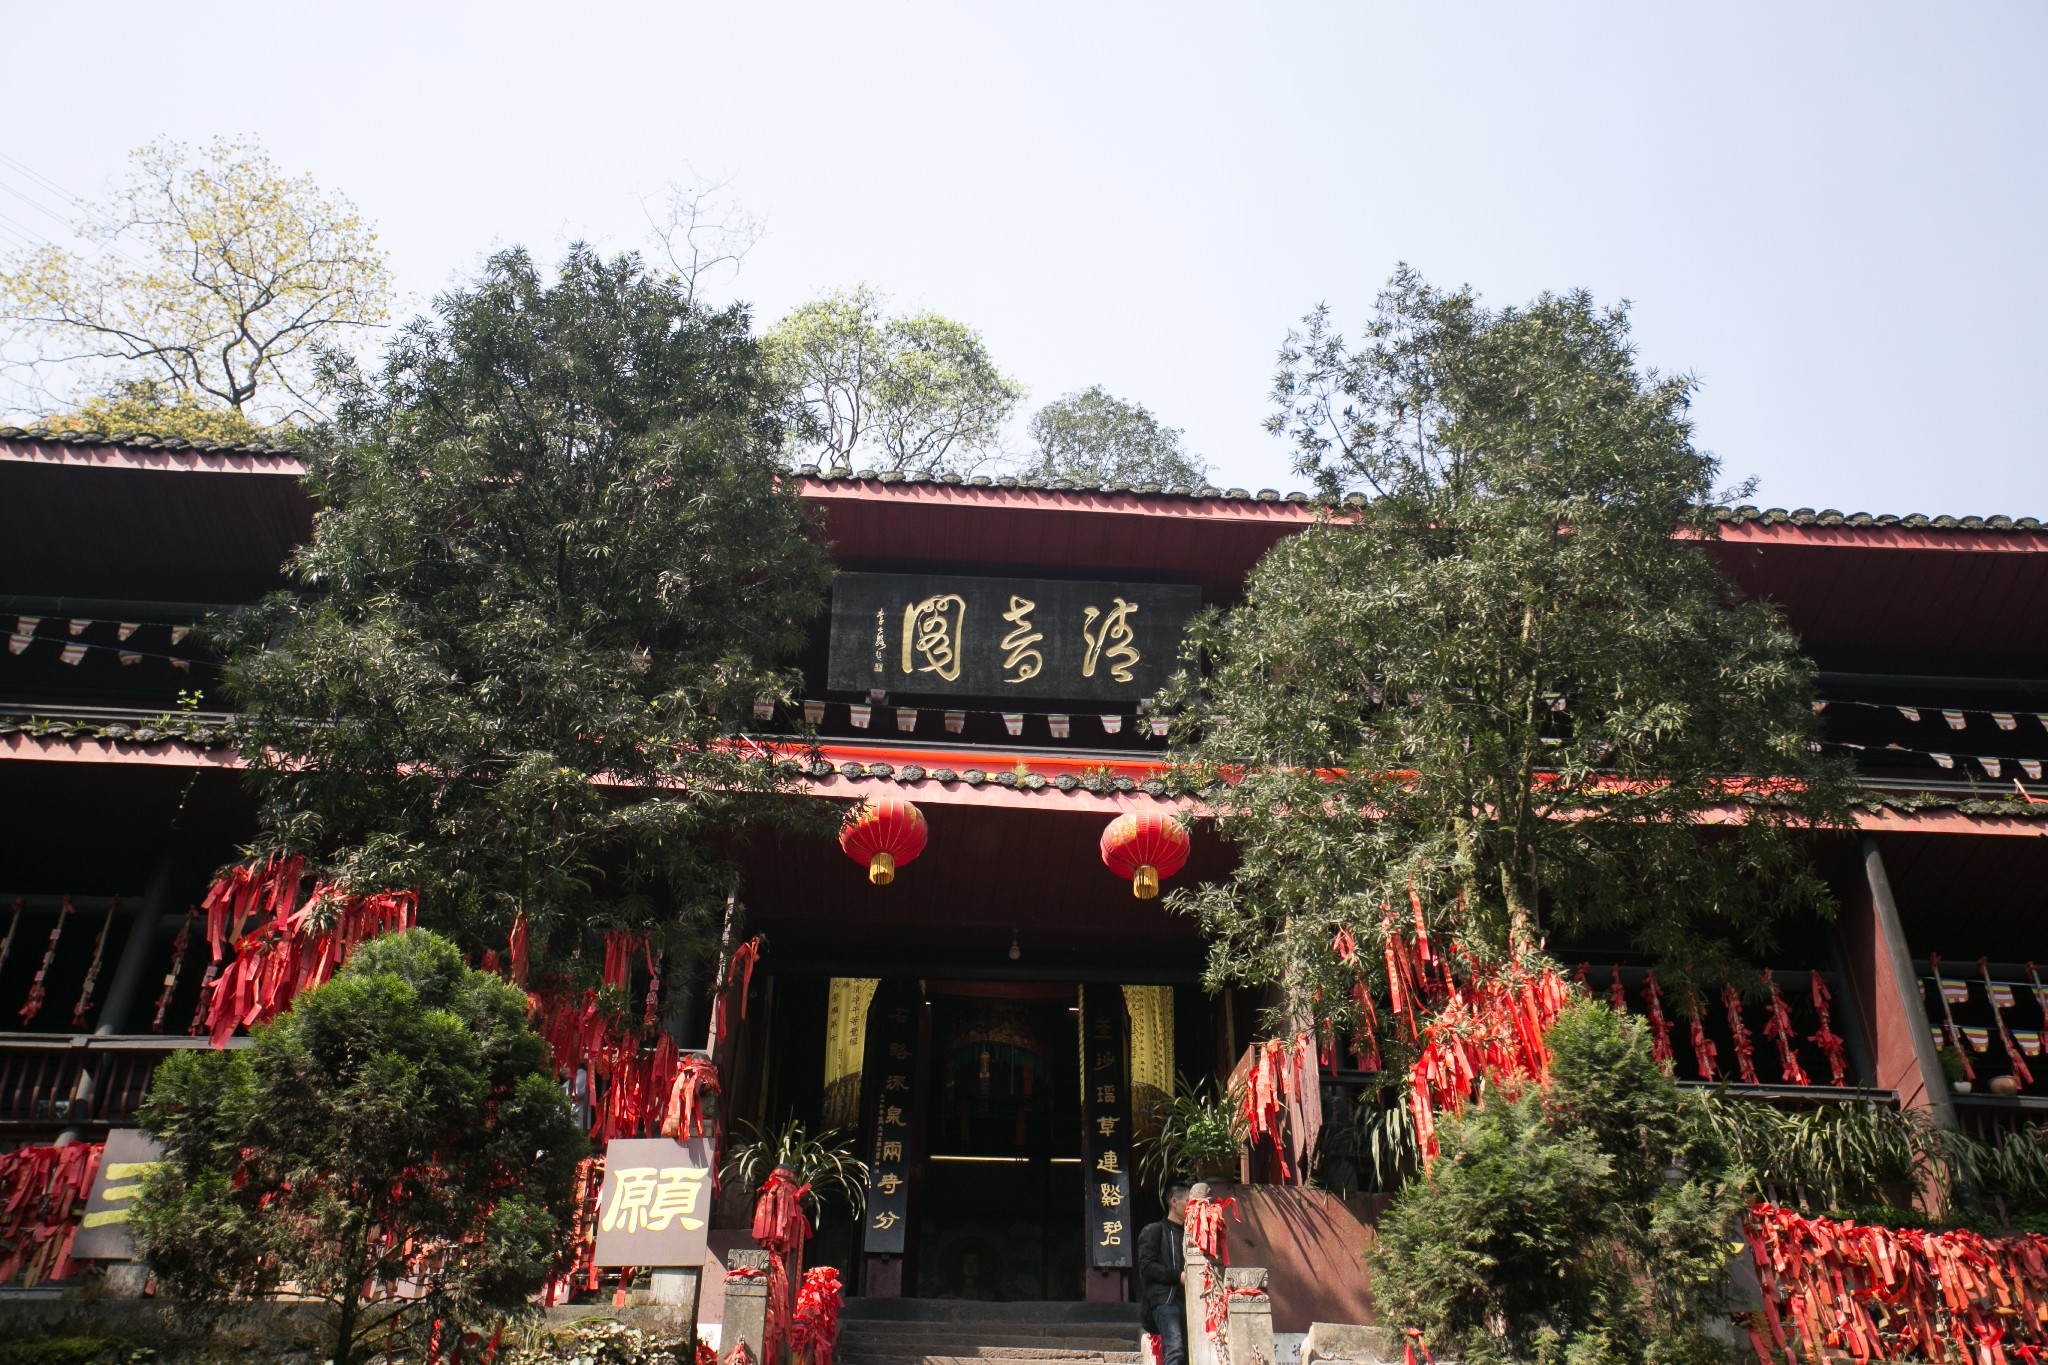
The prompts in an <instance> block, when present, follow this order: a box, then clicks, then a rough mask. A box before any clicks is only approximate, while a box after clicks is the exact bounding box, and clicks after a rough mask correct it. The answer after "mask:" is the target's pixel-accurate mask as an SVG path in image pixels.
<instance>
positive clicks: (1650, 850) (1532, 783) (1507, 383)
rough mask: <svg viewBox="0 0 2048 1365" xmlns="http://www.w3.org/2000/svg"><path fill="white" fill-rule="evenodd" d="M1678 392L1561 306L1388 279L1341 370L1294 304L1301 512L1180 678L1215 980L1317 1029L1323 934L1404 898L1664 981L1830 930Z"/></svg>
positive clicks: (1775, 667)
mask: <svg viewBox="0 0 2048 1365" xmlns="http://www.w3.org/2000/svg"><path fill="white" fill-rule="evenodd" d="M1689 392H1690V384H1689V382H1688V381H1686V380H1684V379H1676V378H1666V377H1663V376H1660V375H1658V374H1656V373H1655V372H1647V373H1646V372H1643V371H1641V370H1639V369H1638V367H1637V365H1636V363H1635V359H1634V353H1633V349H1632V345H1631V342H1630V338H1629V330H1628V318H1627V315H1626V313H1625V312H1624V311H1621V310H1612V311H1603V310H1600V309H1598V308H1596V307H1595V306H1594V304H1593V303H1592V301H1591V300H1590V299H1589V298H1588V297H1587V296H1585V295H1584V294H1568V295H1563V296H1552V295H1545V296H1543V297H1542V298H1540V299H1538V300H1537V301H1536V302H1535V303H1533V304H1531V305H1530V306H1528V307H1527V308H1503V309H1500V310H1497V311H1492V310H1488V309H1485V308H1482V307H1481V306H1480V305H1479V304H1478V303H1477V302H1476V301H1475V300H1474V299H1473V298H1472V297H1471V296H1470V295H1469V294H1465V293H1445V292H1440V291H1438V290H1435V289H1433V288H1431V287H1430V286H1428V285H1426V284H1424V283H1423V282H1422V281H1420V280H1418V279H1416V278H1415V277H1414V276H1413V275H1411V274H1408V273H1405V272H1404V273H1403V274H1401V275H1400V276H1397V277H1396V279H1395V280H1394V282H1393V284H1392V285H1391V286H1390V288H1389V289H1388V291H1387V292H1386V294H1385V295H1383V297H1382V298H1381V301H1380V310H1379V314H1378V316H1377V318H1376V319H1375V321H1374V322H1373V324H1372V326H1371V328H1370V329H1369V332H1368V339H1367V344H1366V345H1364V346H1362V347H1361V348H1359V349H1356V350H1353V349H1352V348H1351V347H1349V346H1348V345H1347V344H1346V343H1345V342H1344V340H1343V338H1342V337H1340V336H1337V335H1335V334H1334V333H1332V332H1331V331H1330V329H1329V327H1328V321H1327V316H1326V314H1325V313H1324V312H1323V311H1321V310H1318V311H1317V312H1316V313H1314V314H1311V315H1310V317H1309V319H1308V326H1307V331H1306V333H1305V334H1303V335H1300V336H1295V337H1290V339H1289V342H1288V345H1287V348H1286V350H1285V351H1283V352H1282V366H1281V370H1280V373H1279V378H1278V380H1277V381H1276V387H1275V395H1276V398H1277V400H1278V403H1279V411H1278V412H1277V413H1276V415H1275V417H1274V419H1273V423H1272V425H1273V428H1274V429H1275V430H1276V431H1280V432H1283V433H1285V434H1287V435H1290V436H1292V437H1293V438H1294V440H1295V442H1296V449H1297V451H1298V453H1299V456H1300V465H1299V467H1300V468H1301V470H1302V471H1303V472H1305V473H1308V474H1310V475H1313V476H1315V477H1316V478H1317V479H1318V480H1319V482H1320V485H1321V487H1322V489H1323V492H1324V494H1325V496H1326V499H1327V501H1326V503H1325V506H1324V511H1323V514H1322V516H1321V517H1320V518H1319V520H1318V521H1317V523H1316V524H1315V526H1314V527H1313V528H1312V529H1310V530H1308V531H1306V532H1305V533H1303V534H1301V535H1298V536H1295V537H1292V538H1290V539H1288V540H1285V541H1283V542H1281V543H1280V544H1279V545H1277V546H1276V547H1275V548H1274V549H1273V550H1272V551H1271V552H1270V553H1269V554H1268V555H1267V557H1266V558H1265V560H1264V561H1263V562H1262V563H1260V564H1259V565H1258V566H1257V568H1256V569H1255V570H1254V572H1253V573H1252V575H1251V578H1250V581H1249V583H1248V585H1247V588H1246V594H1245V600H1244V602H1243V604H1242V605H1241V606H1240V607H1238V608H1236V609H1234V610H1232V611H1230V612H1228V613H1226V614H1223V615H1221V616H1212V617H1210V618H1208V619H1206V620H1204V621H1202V622H1201V623H1199V624H1198V625H1197V627H1196V629H1195V632H1194V636H1193V644H1194V648H1195V650H1196V653H1197V655H1198V658H1199V661H1200V664H1201V668H1200V669H1199V670H1197V671H1196V672H1194V673H1191V674H1187V675H1184V676H1183V677H1182V678H1181V679H1180V681H1179V683H1178V684H1177V696H1178V700H1179V701H1180V703H1181V704H1182V712H1183V714H1182V719H1181V722H1180V726H1181V730H1180V733H1181V735H1182V736H1183V738H1182V742H1181V743H1182V747H1181V754H1182V757H1183V758H1184V759H1185V760H1186V761H1187V762H1188V764H1189V771H1190V772H1191V773H1192V774H1193V775H1194V777H1195V778H1196V779H1197V780H1199V781H1202V782H1205V783H1207V784H1208V790H1209V792H1210V795H1211V797H1212V801H1213V808H1214V809H1215V811H1216V812H1217V817H1218V826H1219V829H1220V831H1221V832H1222V834H1223V835H1224V836H1225V837H1227V838H1228V839H1230V840H1231V841H1232V842H1233V843H1234V844H1235V845H1236V847H1237V849H1238V851H1239V854H1240V863H1239V866H1238V868H1237V870H1236V872H1235V873H1234V874H1233V876H1232V877H1231V879H1230V880H1228V881H1227V882H1222V883H1219V884H1215V885H1211V886H1209V887H1205V888H1201V889H1199V890H1195V891H1192V892H1187V891H1184V892H1181V893H1179V904H1180V905H1181V906H1182V907H1183V908H1185V909H1188V910H1191V911H1193V912H1194V913H1196V914H1197V915H1199V916H1200V918H1201V920H1202V922H1203V925H1204V927H1205V929H1206V930H1207V931H1208V933H1209V935H1210V938H1211V941H1212V951H1211V964H1210V965H1211V974H1212V977H1213V978H1215V979H1217V980H1238V981H1242V982H1246V983H1252V984H1258V983H1280V984H1282V985H1283V986H1284V987H1285V989H1286V993H1287V999H1288V1005H1289V1006H1290V1008H1291V1010H1292V1012H1293V1013H1294V1014H1296V1015H1297V1016H1299V1017H1307V1016H1309V1015H1320V1016H1328V1015H1331V1014H1338V1015H1340V1017H1341V1016H1342V1012H1343V1011H1344V1010H1345V1009H1346V1004H1345V1001H1346V991H1345V987H1346V986H1347V985H1348V981H1349V978H1348V977H1346V976H1345V975H1344V974H1343V973H1342V972H1341V971H1340V969H1339V967H1338V964H1337V963H1336V962H1335V960H1334V957H1333V955H1332V953H1331V951H1330V945H1331V942H1332V938H1333V936H1334V935H1335V933H1336V932H1337V931H1338V930H1340V929H1344V930H1348V931H1350V932H1351V934H1352V935H1353V936H1354V938H1355V940H1356V941H1357V942H1358V943H1359V944H1360V945H1370V944H1372V943H1374V942H1376V941H1377V940H1378V938H1379V935H1380V933H1381V925H1382V923H1383V920H1384V918H1385V916H1386V914H1387V912H1388V908H1389V907H1391V906H1400V907H1402V908H1403V911H1404V915H1403V918H1404V919H1405V918H1406V914H1405V911H1406V908H1407V906H1408V905H1409V902H1410V899H1411V897H1412V898H1414V900H1415V901H1416V903H1417V904H1418V906H1419V907H1420V908H1421V909H1424V910H1426V912H1427V915H1428V917H1429V919H1430V920H1431V921H1433V923H1434V927H1435V928H1438V929H1441V930H1442V931H1443V932H1444V933H1445V934H1447V935H1448V936H1449V937H1453V938H1457V939H1459V940H1461V941H1463V942H1464V943H1465V944H1467V945H1468V947H1471V948H1473V949H1475V950H1476V951H1480V952H1482V953H1499V952H1503V951H1505V950H1507V949H1509V948H1510V947H1511V946H1514V947H1526V946H1530V945H1532V944H1533V943H1534V942H1535V941H1536V939H1537V938H1538V936H1539V935H1544V934H1556V935H1559V936H1567V935H1583V934H1589V933H1595V932H1600V933H1608V934H1612V935H1618V936H1621V937H1623V938H1626V939H1630V940H1632V941H1633V942H1634V943H1635V944H1636V945H1637V946H1638V947H1640V948H1642V949H1643V950H1645V951H1647V952H1648V953H1650V954H1652V955H1653V956H1654V957H1655V958H1656V959H1657V961H1658V965H1659V966H1660V967H1662V968H1665V969H1668V970H1669V971H1670V972H1671V973H1672V974H1673V976H1675V977H1679V978H1680V980H1681V981H1682V980H1683V977H1682V973H1683V971H1684V970H1685V969H1687V968H1692V969H1694V970H1697V971H1699V972H1701V973H1703V974H1707V975H1705V977H1704V979H1708V980H1711V979H1714V976H1713V975H1712V974H1716V973H1721V972H1725V971H1726V970H1727V969H1729V968H1730V967H1731V966H1732V965H1733V963H1734V962H1736V961H1737V960H1739V959H1740V957H1741V956H1742V954H1743V953H1745V952H1752V951H1755V950H1757V949H1759V948H1761V947H1762V946H1764V945H1765V944H1767V943H1768V941H1769V938H1770V930H1771V925H1772V923H1773V922H1774V920H1775V919H1776V918H1777V917H1778V916H1780V915H1784V914H1788V913H1792V912H1794V911H1799V910H1804V911H1810V912H1819V913H1825V912H1826V911H1827V910H1828V909H1829V907H1830V905H1831V902H1830V900H1829V897H1828V892H1827V890H1826V887H1825V884H1824V883H1823V882H1822V880H1821V879H1820V878H1819V877H1818V875H1817V874H1816V873H1815V872H1814V871H1813V869H1812V867H1811V866H1810V863H1809V861H1808V858H1807V852H1806V850H1807V844H1806V842H1805V841H1806V838H1807V834H1808V831H1809V829H1810V828H1811V827H1812V826H1814V825H1816V824H1820V825H1827V824H1830V823H1835V822H1841V821H1845V820H1846V819H1847V818H1848V806H1847V800H1848V791H1849V788H1848V785H1847V777H1846V774H1845V771H1844V770H1843V769H1842V768H1841V767H1839V766H1838V765H1836V764H1834V763H1832V762H1828V761H1823V760H1822V759H1821V758H1820V757H1819V756H1818V755H1817V754H1816V753H1815V752H1814V748H1815V745H1816V741H1817V739H1818V732H1817V729H1816V724H1817V723H1816V721H1815V719H1814V715H1813V709H1814V708H1813V696H1814V672H1813V667H1812V665H1811V664H1810V663H1809V662H1808V661H1807V660H1806V659H1805V657H1804V656H1803V655H1802V654H1801V653H1800V648H1799V642H1798V640H1797V639H1796V637H1795V636H1794V635H1793V633H1792V631H1791V630H1790V629H1789V628H1788V627H1787V626H1786V624H1785V622H1784V620H1783V619H1782V617H1781V616H1780V615H1779V613H1778V612H1777V610H1776V609H1775V608H1774V607H1772V606H1770V605H1768V604H1764V603H1757V602H1747V601H1743V600H1740V599H1739V598H1738V597H1737V595H1736V594H1735V592H1734V590H1733V589H1732V587H1731V586H1730V585H1729V584H1728V583H1727V582H1726V581H1725V580H1724V579H1723V578H1722V577H1721V575H1720V573H1719V572H1718V570H1717V569H1716V567H1715V564H1714V561H1713V559H1712V556H1711V555H1710V553H1708V550H1707V548H1706V546H1707V544H1708V543H1709V542H1711V541H1712V539H1713V537H1714V535H1715V534H1716V523H1715V521H1714V519H1713V516H1712V510H1711V507H1710V506H1709V502H1710V498H1711V489H1712V480H1713V478H1714V476H1715V473H1716V470H1717V465H1716V462H1715V460H1714V459H1713V457H1712V456H1710V455H1708V454H1706V453H1705V452H1702V451H1700V450H1698V449H1697V448H1695V446H1694V445H1693V442H1692V432H1691V426H1690V422H1689V420H1688V417H1687V402H1688V396H1689ZM1347 482H1351V483H1363V484H1364V485H1366V486H1367V487H1368V488H1369V489H1370V495H1369V496H1366V497H1361V498H1354V499H1351V500H1350V501H1340V500H1339V496H1338V495H1339V493H1340V492H1341V490H1342V488H1343V486H1344V484H1345V483H1347ZM1378 956H1379V955H1378V954H1377V953H1374V952H1372V951H1367V952H1365V953H1364V954H1363V957H1364V959H1365V960H1367V961H1368V962H1370V961H1375V960H1377V958H1378ZM1680 989H1681V992H1682V991H1683V986H1681V987H1680ZM1687 1003H1690V1002H1689V1001H1687V1000H1686V999H1685V997H1684V996H1683V994H1681V1007H1684V1005H1685V1004H1687Z"/></svg>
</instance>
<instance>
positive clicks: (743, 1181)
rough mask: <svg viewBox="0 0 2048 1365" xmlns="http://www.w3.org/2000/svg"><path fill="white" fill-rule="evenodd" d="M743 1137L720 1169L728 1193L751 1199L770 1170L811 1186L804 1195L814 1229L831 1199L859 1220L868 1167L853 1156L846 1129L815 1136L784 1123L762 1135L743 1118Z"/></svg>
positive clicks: (790, 1121)
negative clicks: (734, 1190) (824, 1207)
mask: <svg viewBox="0 0 2048 1365" xmlns="http://www.w3.org/2000/svg"><path fill="white" fill-rule="evenodd" d="M739 1127H740V1128H741V1129H743V1130H744V1131H745V1134H746V1135H745V1136H744V1137H743V1138H742V1139H741V1140H740V1141H738V1142H736V1143H734V1144H733V1148H732V1153H731V1155H730V1156H728V1157H727V1158H726V1161H725V1165H724V1166H722V1167H721V1168H720V1169H719V1172H718V1178H719V1180H720V1181H721V1182H722V1183H724V1185H725V1186H726V1187H727V1188H728V1189H737V1190H739V1191H741V1192H742V1193H743V1194H745V1195H746V1196H747V1197H749V1198H751V1197H752V1195H753V1194H754V1192H755V1191H756V1190H758V1189H760V1187H761V1186H762V1184H763V1183H765V1182H766V1181H767V1179H768V1176H769V1173H770V1172H772V1171H777V1170H779V1171H781V1172H782V1173H783V1175H784V1177H785V1178H787V1179H789V1180H790V1181H792V1182H793V1183H795V1184H798V1185H808V1186H810V1187H811V1188H810V1192H809V1193H808V1194H807V1195H805V1196H804V1201H805V1203H806V1205H807V1206H808V1212H809V1213H810V1215H811V1223H812V1225H813V1226H816V1225H817V1224H818V1222H819V1216H820V1214H821V1213H822V1212H823V1204H824V1201H825V1200H826V1199H828V1198H834V1199H842V1200H844V1201H845V1202H846V1205H847V1207H848V1208H850V1209H852V1210H853V1216H854V1219H855V1220H856V1221H858V1220H859V1219H860V1217H861V1215H862V1214H863V1213H864V1212H866V1210H867V1206H868V1164H867V1163H866V1162H865V1161H862V1160H861V1159H860V1158H859V1157H857V1156H855V1155H854V1154H853V1152H854V1135H853V1134H852V1133H851V1132H849V1131H847V1130H846V1129H844V1128H828V1129H826V1130H825V1131H824V1132H822V1133H819V1134H818V1135H817V1136H815V1137H813V1136H812V1135H811V1134H810V1132H809V1131H808V1130H806V1129H805V1127H804V1125H803V1123H802V1121H801V1120H799V1119H795V1118H790V1119H786V1120H784V1121H783V1124H782V1126H781V1127H780V1128H776V1129H774V1130H772V1131H769V1132H765V1133H764V1132H762V1131H761V1130H760V1129H758V1128H756V1127H754V1125H753V1124H751V1123H748V1122H747V1121H745V1120H744V1119H742V1120H741V1121H740V1123H739Z"/></svg>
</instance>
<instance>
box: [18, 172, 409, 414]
mask: <svg viewBox="0 0 2048 1365" xmlns="http://www.w3.org/2000/svg"><path fill="white" fill-rule="evenodd" d="M130 160H131V162H132V163H133V167H134V169H133V172H132V173H131V175H130V176H129V179H128V182H127V184H126V185H125V186H124V187H123V188H122V189H121V190H120V191H119V192H118V193H116V194H115V195H114V197H113V198H112V199H111V200H110V201H108V202H106V203H104V204H100V205H89V204H82V205H81V206H80V207H81V209H82V211H83V213H84V216H83V217H82V218H81V219H80V220H79V222H78V224H77V226H76V233H77V236H78V237H79V239H80V240H81V241H82V242H83V243H84V244H85V246H86V248H87V250H86V251H84V252H73V251H67V250H65V249H63V248H62V247H59V246H55V245H46V246H43V247H40V248H36V249H33V250H29V251H25V252H19V253H16V254H15V255H13V256H12V257H10V258H8V259H7V260H6V261H5V262H4V264H0V319H4V320H6V321H9V322H12V323H13V324H14V325H15V327H16V329H17V330H18V331H19V332H21V333H23V334H26V335H27V336H28V337H29V338H31V339H32V340H33V341H34V342H35V343H36V344H37V346H38V363H39V364H53V363H54V364H68V365H75V366H82V367H84V369H85V371H86V373H87V374H88V376H93V375H97V376H98V379H99V380H100V381H101V382H104V381H106V380H108V379H109V378H111V380H113V381H114V382H116V383H118V382H119V381H124V380H141V381H148V380H154V381H156V382H158V383H160V384H163V385H166V386H168V387H169V388H170V389H171V390H172V391H173V393H175V394H176V395H177V396H178V398H179V399H181V400H191V401H193V402H197V403H201V404H204V403H213V404H218V405H219V406H221V407H224V408H228V409H231V410H233V411H234V412H237V413H240V414H243V415H244V416H247V417H251V418H258V417H264V418H269V419H273V420H275V419H280V418H284V417H289V416H293V415H303V414H306V413H310V412H312V411H315V410H316V409H317V408H318V406H319V403H318V399H319V397H320V394H319V390H318V384H317V382H316V378H315V360H316V357H317V353H318V351H319V350H320V349H321V348H322V347H324V346H330V345H335V344H337V343H339V342H340V341H341V340H342V339H343V338H344V337H345V336H347V335H348V334H349V333H351V332H352V331H355V330H357V329H361V328H365V327H372V326H375V325H376V324H378V323H380V322H382V321H383V320H384V315H385V309H386V307H387V305H388V302H389V299H390V295H391V271H390V268H389V267H388V265H387V264H386V262H385V256H384V252H383V250H382V248H380V247H379V246H378V245H377V234H376V232H375V231H374V230H373V229H372V228H371V227H370V225H369V224H368V223H367V222H366V221H365V220H364V218H363V216H362V214H361V212H360V211H358V210H357V208H356V206H355V205H354V204H352V203H350V202H349V201H348V200H347V199H346V198H344V197H342V196H340V195H335V194H330V193H328V192H327V191H324V190H322V189H321V188H320V187H319V186H318V185H317V184H315V183H314V182H313V180H312V178H311V177H310V176H298V177H290V176H287V175H286V174H285V173H284V172H283V171H282V170H281V169H280V168H279V167H278V166H277V165H276V163H274V162H273V161H272V160H271V159H270V158H269V156H267V155H266V154H265V153H264V151H263V149H262V148H261V147H260V146H259V145H258V144H257V143H256V142H255V141H253V140H251V139H239V140H230V139H226V138H221V139H216V140H215V141H214V142H213V143H212V144H211V145H210V146H209V147H208V148H207V149H206V151H205V153H204V155H203V156H202V157H201V158H199V159H197V160H196V161H195V159H194V158H193V156H192V153H191V152H190V150H189V149H188V148H186V147H184V146H183V145H181V144H179V143H176V142H157V143H152V144H150V145H149V146H146V147H143V148H140V149H139V150H137V151H136V152H134V153H133V154H132V156H131V157H130Z"/></svg>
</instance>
